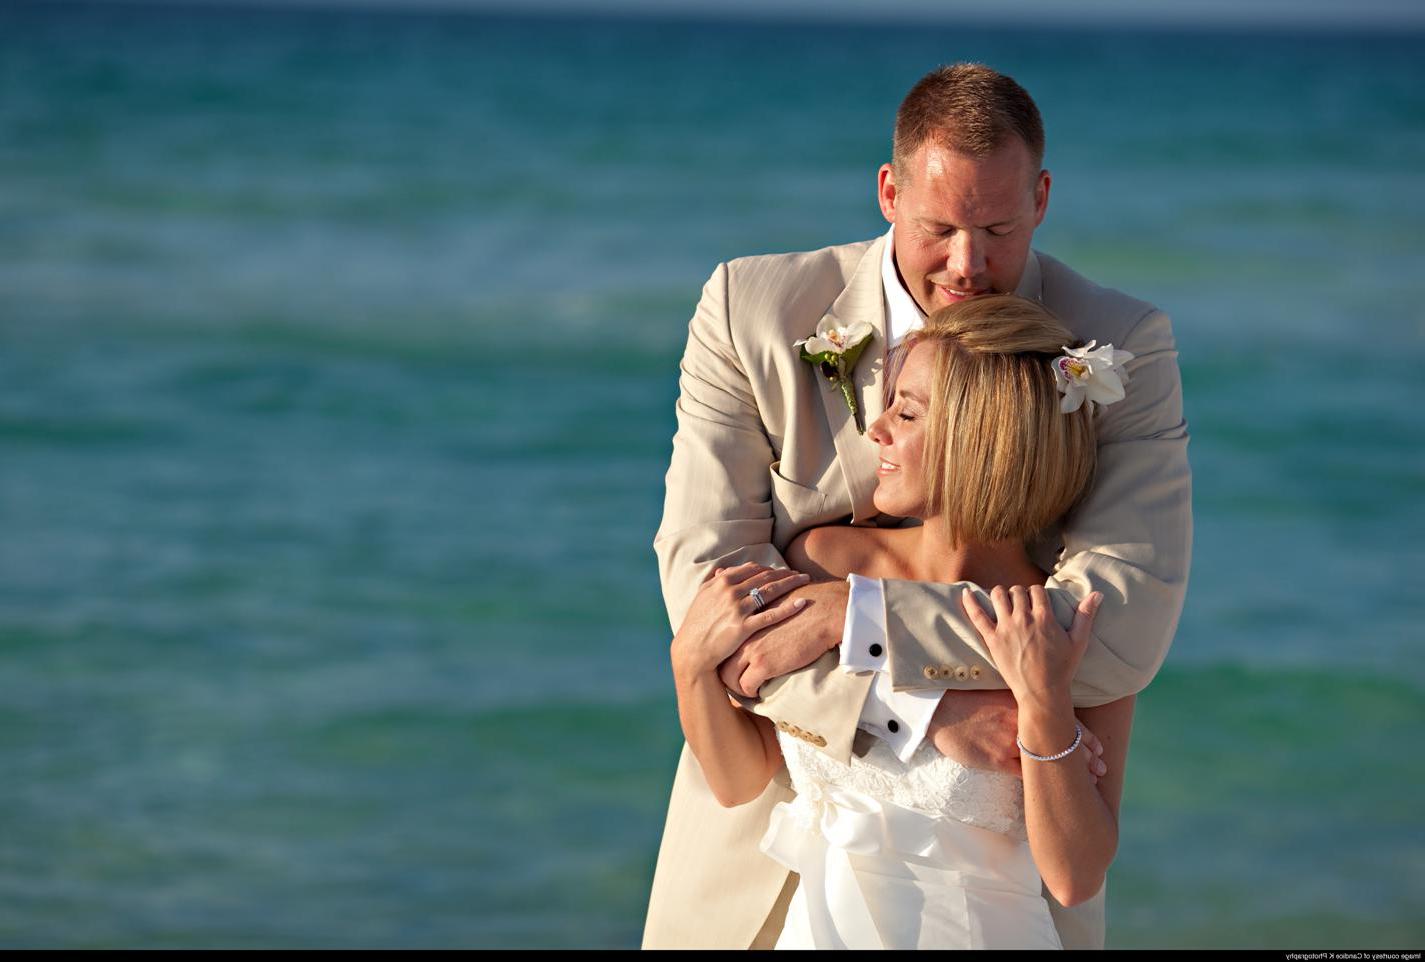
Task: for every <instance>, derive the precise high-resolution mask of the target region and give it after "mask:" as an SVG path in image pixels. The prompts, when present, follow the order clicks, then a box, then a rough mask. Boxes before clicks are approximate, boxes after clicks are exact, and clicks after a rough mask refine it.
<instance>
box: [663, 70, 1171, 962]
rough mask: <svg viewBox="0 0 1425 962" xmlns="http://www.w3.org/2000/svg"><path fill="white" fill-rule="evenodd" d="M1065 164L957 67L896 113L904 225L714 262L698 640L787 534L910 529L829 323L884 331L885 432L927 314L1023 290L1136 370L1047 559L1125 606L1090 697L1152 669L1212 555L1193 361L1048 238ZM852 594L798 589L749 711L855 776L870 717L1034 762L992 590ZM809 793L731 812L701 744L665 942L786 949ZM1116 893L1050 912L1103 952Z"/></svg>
mask: <svg viewBox="0 0 1425 962" xmlns="http://www.w3.org/2000/svg"><path fill="white" fill-rule="evenodd" d="M1043 150H1044V135H1043V126H1042V123H1041V121H1040V118H1039V113H1038V109H1037V108H1036V107H1035V106H1034V103H1033V101H1032V100H1031V99H1030V97H1029V95H1028V94H1027V93H1026V92H1025V91H1024V90H1023V89H1022V88H1021V87H1020V86H1019V85H1018V84H1017V83H1015V82H1014V81H1013V80H1011V79H1010V78H1008V77H1005V76H1003V75H1001V74H998V73H995V72H994V71H992V70H990V69H988V68H986V67H982V66H978V65H971V64H960V65H956V66H954V67H948V68H941V69H940V70H937V71H934V72H932V73H931V74H929V75H927V76H926V77H925V78H923V79H922V80H921V81H920V82H919V83H918V84H917V85H916V86H915V88H913V89H912V90H911V92H910V93H909V94H908V95H907V97H906V99H905V101H904V102H903V103H902V105H901V108H900V111H899V112H898V114H897V117H896V128H895V139H894V145H893V152H892V161H891V163H890V164H887V165H884V166H882V167H881V169H880V171H879V180H878V185H877V192H878V198H879V202H880V206H881V210H882V213H883V214H884V215H885V217H886V220H887V221H889V222H890V223H891V228H890V231H889V232H888V233H887V235H886V236H885V237H883V238H877V239H876V240H873V241H863V242H861V243H857V244H849V245H844V246H840V247H831V248H826V249H823V250H820V251H813V252H809V253H801V254H786V255H775V256H768V257H754V258H744V259H741V260H737V261H733V262H731V263H729V264H724V265H720V266H719V267H718V269H717V270H716V272H714V274H713V276H712V278H711V279H710V280H709V281H708V283H707V285H706V286H705V287H704V289H703V296H702V300H701V301H700V302H699V304H698V307H697V311H696V312H695V314H694V317H693V319H692V321H691V323H690V324H689V336H688V346H687V350H686V352H685V354H684V357H683V362H682V377H681V379H680V382H679V383H680V396H679V399H678V405H677V413H678V430H677V433H676V435H675V436H674V439H673V458H672V464H671V466H670V468H669V471H668V477H667V499H666V503H665V508H664V516H663V523H662V525H661V526H660V528H659V532H658V536H657V538H656V539H655V543H654V545H655V550H656V552H657V554H658V559H659V570H660V574H661V576H662V582H663V591H664V597H665V601H666V602H667V606H668V611H669V616H670V619H671V622H672V624H673V626H674V628H675V630H676V628H677V626H678V624H679V623H680V622H681V620H682V617H683V614H684V612H686V610H687V607H688V605H689V603H690V602H691V600H692V597H693V595H694V594H695V593H696V591H697V588H698V586H699V584H700V583H701V582H702V581H703V580H704V578H705V577H706V576H707V574H708V573H709V572H710V571H711V570H712V569H713V568H715V567H727V566H730V565H734V564H738V563H741V562H744V561H757V562H760V563H762V564H767V565H782V564H784V561H783V559H782V556H781V551H782V550H783V549H784V548H785V547H786V545H787V544H788V542H790V541H791V539H792V538H794V537H795V536H796V535H797V534H798V533H799V532H800V531H802V530H804V529H806V528H808V527H812V526H815V525H820V524H829V523H836V522H839V521H845V520H846V519H847V518H849V519H850V521H851V523H853V524H875V523H895V522H896V520H897V519H885V518H878V517H877V515H876V512H875V509H874V508H873V507H872V504H871V493H872V491H873V490H874V489H875V486H876V471H877V467H878V462H877V454H876V448H875V446H874V445H873V444H871V443H870V442H869V441H867V440H866V439H865V438H864V437H863V436H862V435H861V434H860V431H859V428H860V425H858V423H857V418H856V417H853V415H852V414H851V412H850V410H849V409H848V406H847V404H846V402H845V400H844V399H843V397H842V394H841V392H840V391H839V390H838V389H836V388H835V387H834V386H833V385H830V384H829V383H828V382H827V381H826V380H825V379H824V378H822V377H821V376H820V375H819V374H818V373H817V371H816V370H815V369H814V368H813V367H812V366H811V365H809V364H807V363H806V362H804V361H802V360H800V359H799V356H798V353H799V352H798V351H797V350H796V349H795V348H794V347H793V343H794V342H795V341H797V340H799V339H801V338H805V337H807V336H808V335H810V334H811V333H813V332H814V331H815V330H816V328H817V326H818V324H819V323H823V322H825V323H831V324H837V323H839V324H842V325H844V324H848V323H850V322H852V321H866V322H869V323H870V324H871V325H872V326H873V328H874V330H875V334H874V339H873V341H872V342H871V343H870V345H869V346H868V347H867V348H866V350H865V352H864V354H863V355H862V357H861V359H860V361H859V362H858V364H857V365H856V367H855V369H854V371H853V381H854V390H855V393H856V396H857V398H858V403H859V407H860V409H861V412H860V417H861V418H863V419H864V420H862V421H861V424H867V423H869V422H870V421H871V420H873V419H874V418H875V417H877V416H878V415H879V414H880V413H881V411H882V410H883V405H884V403H885V399H886V392H887V388H888V386H889V383H890V381H891V379H892V376H893V371H890V372H889V373H888V367H890V368H893V367H894V365H895V363H896V360H897V358H898V356H899V351H898V345H899V343H900V341H901V340H902V339H903V338H904V336H905V335H906V334H907V333H909V332H910V331H911V330H913V329H914V328H915V327H917V326H918V325H919V324H920V322H921V320H922V319H923V317H924V315H926V314H928V313H929V312H931V311H934V310H935V309H937V308H939V307H942V306H944V305H946V304H949V303H953V302H954V301H956V300H960V299H963V298H966V297H975V296H979V295H983V294H987V293H991V292H1017V293H1019V294H1021V295H1022V296H1026V297H1032V298H1036V299H1038V300H1040V301H1042V302H1043V303H1044V304H1045V305H1046V306H1047V307H1049V309H1050V310H1052V311H1053V312H1054V313H1055V314H1057V315H1058V316H1059V317H1060V319H1061V320H1063V321H1064V323H1065V324H1066V325H1067V326H1068V327H1069V328H1070V329H1071V330H1073V331H1074V332H1075V333H1076V334H1077V335H1079V336H1080V337H1081V338H1083V339H1085V340H1097V341H1098V343H1099V344H1105V343H1111V344H1113V346H1114V347H1116V348H1118V349H1120V350H1126V351H1129V352H1131V353H1132V354H1133V355H1134V356H1135V359H1134V360H1133V361H1132V362H1131V363H1130V364H1129V366H1128V372H1129V375H1130V378H1131V380H1130V383H1129V386H1128V394H1127V397H1126V398H1125V400H1124V401H1122V402H1119V403H1117V404H1114V405H1112V406H1109V407H1105V408H1104V409H1103V410H1102V412H1101V415H1100V419H1099V424H1098V436H1099V445H1100V446H1099V466H1098V473H1097V475H1096V479H1095V483H1094V488H1093V490H1092V492H1091V493H1090V495H1089V496H1088V497H1087V498H1086V499H1085V501H1084V502H1083V503H1082V504H1081V505H1079V506H1078V507H1077V508H1076V509H1075V510H1074V512H1073V513H1072V514H1071V515H1070V516H1069V517H1068V518H1066V519H1064V521H1063V523H1062V524H1061V525H1060V526H1059V527H1058V528H1056V529H1055V530H1052V531H1048V532H1045V533H1044V536H1043V538H1042V539H1041V543H1039V544H1037V545H1036V546H1035V552H1034V554H1035V557H1036V559H1037V560H1039V562H1040V563H1041V565H1042V566H1044V567H1045V568H1046V569H1050V570H1052V571H1053V574H1052V576H1051V577H1050V578H1049V580H1048V582H1047V587H1048V588H1049V590H1050V594H1051V596H1052V597H1053V600H1054V606H1055V610H1056V614H1058V616H1059V619H1060V621H1061V623H1062V624H1064V625H1065V626H1067V625H1068V624H1069V623H1070V620H1071V617H1072V612H1073V609H1074V608H1075V606H1076V605H1077V602H1078V599H1079V598H1081V597H1083V596H1084V595H1085V594H1087V593H1088V592H1090V591H1095V590H1097V591H1100V592H1102V593H1103V595H1104V598H1105V600H1104V603H1103V605H1102V607H1101V608H1100V610H1099V613H1098V618H1097V621H1096V625H1095V631H1096V637H1095V639H1094V642H1093V644H1092V645H1091V646H1090V648H1089V651H1088V653H1087V654H1086V655H1085V657H1084V660H1083V663H1082V666H1081V668H1080V671H1079V674H1078V676H1077V678H1076V681H1075V687H1074V695H1075V701H1076V703H1077V704H1078V705H1080V706H1089V705H1099V704H1104V703H1107V702H1109V701H1113V700H1116V699H1118V698H1121V697H1124V696H1127V695H1129V694H1132V693H1134V692H1137V691H1139V690H1141V689H1142V688H1143V687H1144V686H1146V685H1147V684H1148V682H1149V681H1150V680H1151V679H1152V677H1153V675H1154V673H1155V672H1156V671H1157V669H1158V666H1159V665H1161V663H1162V661H1163V658H1164V656H1165V655H1166V653H1167V649H1168V645H1169V643H1170V642H1171V640H1172V635H1173V632H1174V630H1175V629H1176V625H1177V619H1178V615H1179V613H1180V611H1181V608H1182V602H1183V595H1184V592H1185V589H1186V579H1187V568H1188V560H1189V554H1190V542H1191V508H1190V476H1189V472H1188V465H1187V454H1186V451H1187V438H1188V436H1187V426H1186V423H1185V422H1184V421H1183V418H1182V397H1181V386H1180V379H1179V375H1178V370H1177V361H1176V357H1177V353H1176V350H1175V347H1174V344H1173V338H1172V331H1171V328H1170V326H1169V322H1168V319H1167V317H1166V316H1165V315H1164V314H1162V313H1161V312H1159V311H1157V310H1156V309H1155V308H1153V307H1152V306H1151V305H1148V304H1146V303H1144V302H1142V301H1137V300H1134V299H1132V298H1129V297H1127V296H1125V295H1123V294H1120V293H1118V292H1117V291H1112V290H1108V289H1105V288H1100V287H1098V286H1096V285H1094V284H1092V283H1091V282H1089V281H1087V280H1086V279H1084V278H1083V277H1081V276H1079V275H1078V274H1075V273H1074V272H1073V271H1071V270H1069V269H1068V268H1067V267H1065V266H1064V265H1062V264H1060V263H1059V262H1058V261H1055V260H1054V259H1053V258H1050V257H1048V256H1046V255H1043V254H1039V253H1037V252H1034V251H1033V250H1031V246H1030V242H1031V238H1032V235H1033V232H1034V229H1035V228H1036V227H1038V226H1039V224H1040V223H1041V222H1042V221H1043V219H1044V215H1045V212H1046V210H1047V208H1048V201H1049V188H1050V184H1051V180H1050V176H1049V173H1048V171H1046V170H1044V169H1043V168H1042V159H1043ZM848 581H849V582H850V584H847V583H832V584H812V585H808V586H807V587H805V588H803V589H800V591H799V593H800V595H801V596H802V597H805V598H806V599H807V600H808V601H810V602H811V603H810V604H808V605H807V606H806V607H805V608H804V609H803V610H802V611H801V612H800V613H799V614H797V615H796V616H795V617H793V618H791V619H789V620H787V621H786V622H784V623H782V624H781V625H778V626H776V627H775V628H773V629H769V630H768V631H766V632H763V633H761V634H759V635H757V636H754V637H753V638H752V639H750V640H749V641H748V642H747V644H745V645H744V646H743V648H742V649H741V650H740V651H739V652H738V653H737V654H736V655H734V656H733V658H731V659H729V661H728V662H727V663H726V664H725V665H724V668H723V679H724V681H725V682H726V683H727V684H728V687H729V688H730V689H731V690H733V691H735V692H737V693H739V694H740V695H742V696H752V695H758V694H760V696H761V697H760V700H757V701H750V700H749V701H747V702H745V704H746V705H747V707H749V708H750V709H751V710H753V711H756V712H758V713H759V714H763V715H765V716H767V717H769V718H771V719H772V720H773V721H775V722H776V723H777V725H778V727H779V728H781V729H782V730H784V731H790V732H792V733H793V734H796V735H798V736H799V737H801V738H804V739H805V740H807V741H808V742H810V743H811V744H813V745H816V746H817V747H818V748H820V749H822V750H823V751H825V752H826V753H827V754H828V755H830V756H831V757H833V758H836V759H838V760H840V761H842V762H845V761H846V760H847V759H848V758H849V757H850V754H851V751H852V747H853V738H854V737H855V736H856V733H857V730H858V728H859V730H861V731H862V732H864V733H869V734H870V735H872V736H876V737H881V738H884V739H885V740H886V741H887V742H888V743H890V745H891V747H892V748H893V749H894V750H895V751H896V753H897V754H898V755H899V756H900V757H901V758H902V759H908V758H909V757H910V754H911V753H912V752H913V751H914V750H915V748H916V746H917V745H918V744H919V743H920V742H921V740H922V738H924V737H930V738H931V739H932V740H933V742H934V744H935V746H936V747H937V748H938V749H940V750H941V751H943V752H945V753H946V754H949V755H951V756H953V757H955V758H957V759H958V760H960V761H961V762H963V763H965V764H968V765H972V766H975V767H996V768H1000V769H1002V770H1017V764H1018V752H1017V750H1016V749H1014V748H1013V736H1014V731H1015V729H1014V717H1013V716H1014V711H1013V701H1012V699H1008V698H1007V692H1004V691H1003V689H1004V688H1005V685H1004V682H1003V681H1002V680H1001V679H1000V677H999V675H998V673H997V672H996V670H995V668H994V665H993V663H992V661H991V660H990V659H989V657H988V656H987V654H986V652H985V649H984V647H983V644H982V643H981V641H980V638H979V635H978V634H977V633H976V632H975V630H974V629H973V627H972V626H971V625H970V624H969V622H968V620H967V619H966V618H965V616H964V613H963V609H962V607H961V593H962V592H964V591H967V590H968V591H973V592H975V593H976V594H977V595H980V596H981V597H983V593H984V590H987V589H988V588H990V587H992V586H990V585H985V586H976V585H969V584H959V585H943V584H921V583H914V582H899V581H892V580H887V581H885V582H879V581H870V580H869V579H858V578H857V576H855V575H853V576H851V578H850V579H848ZM838 646H839V650H836V649H837V648H838ZM806 666H809V667H806ZM797 669H803V670H797ZM764 683H765V684H764ZM861 737H862V738H865V737H868V735H866V734H863V735H862V736H861ZM790 795H791V793H790V789H789V787H788V785H787V783H786V779H785V772H783V773H782V776H781V777H779V778H778V779H775V780H774V781H773V783H772V784H771V785H769V786H768V789H767V791H766V792H764V794H763V795H762V797H761V798H759V799H758V800H757V801H755V802H752V803H750V804H747V805H743V806H738V807H737V808H732V809H724V808H722V807H721V806H719V805H718V804H717V802H716V801H715V800H714V799H713V797H712V795H711V792H710V791H709V790H708V788H707V785H706V783H705V782H704V781H703V779H702V773H701V771H700V769H699V768H698V766H697V762H696V760H695V759H694V758H693V757H692V755H691V753H690V752H689V751H688V750H687V746H686V745H685V746H684V750H683V756H682V759H681V761H680V763H679V768H678V774H677V778H676V781H675V783H674V787H673V796H672V800H671V802H670V805H669V812H668V820H667V824H666V825H665V828H664V835H663V844H662V848H661V850H660V852H659V859H658V868H657V871H656V874H655V878H654V885H653V893H652V896H651V898H650V903H649V912H648V921H647V926H646V929H645V933H644V945H645V947H648V948H662V947H680V946H681V947H724V948H748V947H765V946H770V945H772V944H774V943H775V941H776V938H777V935H778V933H779V931H780V928H781V924H782V919H783V917H784V915H785V910H786V904H787V901H788V900H789V899H790V896H791V893H792V892H793V891H794V889H795V884H796V878H795V876H791V875H789V873H787V872H786V870H785V869H783V868H782V867H781V866H779V865H778V864H776V863H775V862H773V861H772V860H771V859H769V858H767V857H766V856H764V855H763V854H762V853H761V852H760V851H758V848H757V844H758V842H759V840H760V839H761V837H762V834H763V832H764V831H765V829H766V827H767V820H768V813H769V812H770V810H771V808H772V807H773V806H774V805H775V804H776V803H778V802H779V801H784V800H786V799H788V798H790ZM1103 899H1104V895H1103V892H1100V893H1099V895H1098V896H1097V897H1095V898H1094V899H1092V900H1090V901H1088V902H1086V903H1083V904H1082V905H1080V906H1076V907H1075V908H1074V909H1071V910H1066V909H1063V908H1062V907H1060V906H1057V905H1054V906H1052V908H1053V909H1054V913H1055V923H1056V925H1057V927H1058V928H1059V931H1060V936H1061V939H1062V941H1063V943H1064V945H1065V947H1066V948H1090V947H1102V945H1103V941H1104V919H1103Z"/></svg>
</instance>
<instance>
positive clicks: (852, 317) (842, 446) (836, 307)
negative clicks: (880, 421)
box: [817, 238, 886, 524]
mask: <svg viewBox="0 0 1425 962" xmlns="http://www.w3.org/2000/svg"><path fill="white" fill-rule="evenodd" d="M885 243H886V242H885V238H881V239H879V240H877V241H876V242H875V243H873V244H872V245H871V246H870V247H869V248H867V249H866V253H865V255H864V256H863V257H862V258H861V263H860V264H858V265H857V266H856V270H855V272H854V273H853V274H852V275H851V280H850V282H849V283H848V284H847V285H846V288H845V290H843V291H842V292H841V295H840V296H839V297H837V298H836V300H835V301H834V302H833V303H832V305H831V308H830V309H829V310H827V312H826V315H825V317H824V318H823V320H825V321H827V322H828V323H832V324H847V323H850V322H851V321H868V322H869V323H870V324H871V326H872V328H874V329H875V333H874V335H872V339H871V343H870V344H868V345H866V349H865V351H864V352H863V353H862V354H861V358H860V360H859V361H857V362H856V367H855V368H854V369H853V370H852V372H851V378H852V382H853V383H854V385H855V390H856V403H857V404H858V405H859V406H860V408H861V418H862V421H861V423H862V425H866V426H868V425H870V423H871V422H872V421H874V420H875V419H876V418H878V417H880V416H881V410H882V403H881V383H882V377H883V375H884V373H885V367H886V300H885V293H884V291H883V290H882V287H881V254H882V250H883V249H884V247H885ZM817 381H818V382H819V383H820V385H821V402H822V406H823V407H824V408H825V410H826V420H827V424H828V425H830V427H831V438H832V441H833V443H834V444H835V445H836V460H837V463H838V464H839V465H840V466H841V474H842V477H843V478H844V479H845V481H846V490H847V491H848V492H849V493H850V495H851V522H852V523H853V524H866V523H869V522H870V520H871V519H872V518H874V517H875V516H876V509H875V507H874V506H873V505H872V504H871V495H872V494H873V493H874V492H875V490H876V463H877V461H876V446H875V445H874V444H872V443H871V442H870V441H869V440H868V439H867V438H866V436H865V435H864V434H861V433H860V432H858V431H857V430H856V419H855V418H853V417H852V415H851V411H850V410H849V409H848V408H847V406H846V399H845V398H844V397H842V395H841V391H840V389H839V388H837V387H836V385H834V384H832V383H831V382H830V381H828V380H827V379H826V378H824V377H822V376H821V375H819V374H818V375H817Z"/></svg>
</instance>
